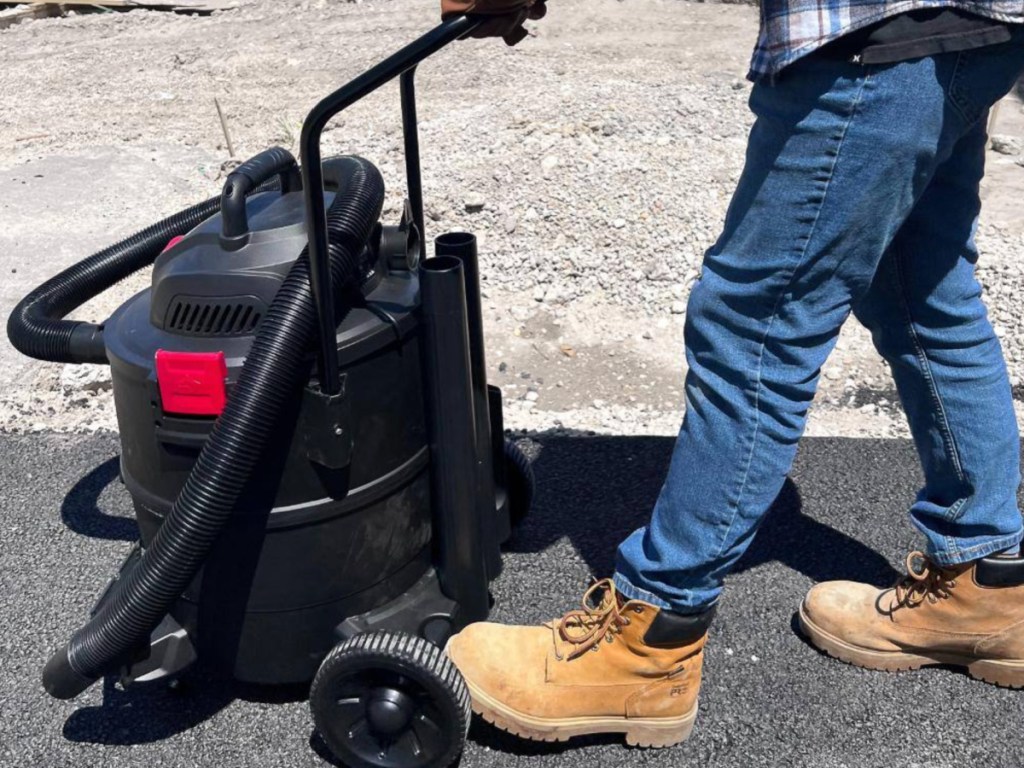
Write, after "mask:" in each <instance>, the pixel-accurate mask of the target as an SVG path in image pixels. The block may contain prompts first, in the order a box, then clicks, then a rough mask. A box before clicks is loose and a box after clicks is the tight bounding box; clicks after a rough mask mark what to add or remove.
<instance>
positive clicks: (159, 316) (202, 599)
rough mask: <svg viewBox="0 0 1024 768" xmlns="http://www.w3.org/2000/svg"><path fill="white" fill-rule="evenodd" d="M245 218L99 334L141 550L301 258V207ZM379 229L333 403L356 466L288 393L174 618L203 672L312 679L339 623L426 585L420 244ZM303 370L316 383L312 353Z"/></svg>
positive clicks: (167, 258)
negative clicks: (259, 461) (267, 447)
mask: <svg viewBox="0 0 1024 768" xmlns="http://www.w3.org/2000/svg"><path fill="white" fill-rule="evenodd" d="M327 196H328V200H327V201H326V202H327V204H328V205H330V202H331V200H330V198H331V197H332V195H331V193H327ZM247 212H248V229H249V232H248V235H247V237H245V238H243V241H242V242H239V240H238V239H237V238H234V239H230V240H228V239H226V238H225V237H224V235H223V232H224V226H223V222H222V220H221V215H217V216H214V217H213V218H211V219H209V220H207V221H206V222H205V223H203V224H202V225H200V226H199V227H197V228H196V229H195V230H193V231H192V232H191V233H189V234H188V235H187V236H185V237H184V238H183V239H181V240H180V241H179V242H176V243H173V244H172V245H171V246H170V247H169V248H168V250H166V251H165V252H164V253H163V254H162V255H161V256H160V257H159V259H158V260H157V263H156V265H155V269H154V273H153V283H152V287H151V288H149V289H147V290H145V291H143V292H141V293H140V294H138V295H136V296H135V297H134V298H132V299H131V300H129V301H128V302H127V303H126V304H125V305H123V306H122V307H121V308H120V309H119V310H118V311H117V312H116V313H115V314H114V315H113V316H112V317H111V318H110V320H109V321H108V322H107V324H106V326H105V329H104V340H105V343H106V346H107V356H108V358H109V360H110V364H111V371H112V379H113V392H114V401H115V405H116V410H117V419H118V426H119V429H120V434H121V443H122V452H121V475H122V479H123V481H124V483H125V485H126V487H127V489H128V491H129V492H130V494H131V497H132V500H133V502H134V506H135V510H136V513H137V515H138V521H139V527H140V531H141V539H142V546H143V547H146V546H148V544H149V542H150V541H151V540H152V538H153V537H154V536H155V534H156V532H157V530H158V529H159V527H160V525H161V523H162V521H163V519H164V517H165V516H166V515H167V514H168V513H169V511H170V509H171V506H172V504H173V503H174V500H175V499H176V498H177V496H178V494H179V492H180V491H181V489H182V487H183V485H184V483H185V481H186V479H187V478H188V475H189V472H190V471H191V469H192V467H193V464H194V463H195V461H196V459H197V458H198V456H199V452H200V450H201V448H202V446H203V444H204V442H205V441H206V439H207V437H208V435H209V434H210V431H211V430H212V429H213V427H214V423H215V420H216V417H217V415H218V411H219V407H218V406H219V404H220V405H222V403H223V400H224V398H229V397H230V396H231V390H232V387H233V385H234V383H235V382H236V381H237V379H238V375H239V372H240V370H241V368H242V365H243V363H244V362H245V358H246V355H247V353H248V351H249V348H250V346H251V344H252V340H253V335H254V333H255V331H256V328H257V327H258V325H259V321H260V319H261V316H262V315H263V314H264V313H265V312H266V310H267V308H268V307H269V305H270V303H271V301H272V300H273V297H274V294H275V293H276V291H277V289H278V288H279V287H280V285H281V282H282V280H283V279H284V277H285V275H286V274H287V272H288V270H289V268H290V267H291V265H292V263H293V262H294V261H295V259H296V258H297V257H298V256H299V255H300V253H302V250H303V247H304V246H305V245H306V242H307V235H306V230H305V226H304V224H303V213H304V207H303V204H302V194H301V193H300V192H291V193H287V192H286V193H285V194H279V193H276V192H268V193H260V194H256V195H253V196H252V197H251V198H250V199H249V201H248V204H247ZM387 230H388V234H387V237H384V236H382V237H381V238H379V240H380V241H381V242H382V247H381V249H380V252H377V253H374V252H371V251H370V250H369V249H368V250H367V252H366V254H365V256H366V262H367V276H366V280H365V282H364V283H363V285H362V287H361V290H360V294H361V295H360V296H356V297H353V301H352V306H353V308H352V309H351V311H350V312H349V313H348V315H347V316H346V317H345V318H344V320H343V321H342V322H341V324H340V326H339V327H338V331H337V354H338V361H339V366H340V369H341V371H342V374H343V381H344V393H343V397H342V399H341V402H340V404H339V407H338V409H337V410H336V411H335V412H334V415H335V416H337V415H338V414H341V418H340V421H338V422H337V424H338V427H339V428H340V431H339V433H338V434H336V435H334V437H341V443H342V444H343V445H346V446H347V447H348V448H350V449H351V450H347V451H345V452H344V453H346V454H347V455H346V456H342V460H341V461H327V462H324V461H323V460H322V456H321V453H322V452H321V451H320V450H319V448H318V446H317V445H316V439H315V435H316V434H318V433H319V432H322V430H323V426H324V425H323V419H324V414H323V411H322V404H321V403H320V402H319V401H318V400H317V399H316V398H314V397H311V396H310V391H309V390H299V391H297V392H296V397H295V398H294V401H293V402H292V404H291V408H292V411H291V412H290V413H283V414H280V416H279V427H278V429H279V437H278V439H277V440H276V441H275V443H274V445H273V446H272V448H271V451H270V452H269V453H268V454H267V455H266V456H265V457H264V459H263V465H262V468H261V471H259V472H257V473H256V474H255V475H254V477H253V478H252V479H251V481H250V482H249V484H248V486H247V490H246V493H245V495H244V499H243V502H242V503H241V504H239V506H238V509H237V512H236V513H235V515H234V516H233V518H232V520H231V522H230V523H229V526H228V530H226V531H225V533H224V535H222V536H221V537H220V539H219V542H220V543H219V544H218V545H217V546H216V547H215V549H214V551H213V552H212V553H211V556H210V557H209V559H208V560H207V561H206V564H205V566H204V568H203V570H202V571H201V573H200V574H199V575H198V576H197V578H196V579H195V580H194V581H193V583H192V584H191V586H190V587H189V588H188V589H187V590H186V592H185V593H184V594H183V595H182V597H181V598H180V600H179V601H178V603H177V605H176V607H175V608H174V610H173V611H172V612H171V616H172V617H173V619H174V620H176V621H177V622H178V623H179V624H180V625H181V627H183V628H184V629H185V631H186V632H187V635H188V638H189V640H190V641H191V642H192V643H193V644H195V646H196V649H197V650H198V653H199V656H200V657H201V658H204V659H209V660H211V661H213V663H214V664H216V666H217V667H218V668H220V669H222V670H226V671H230V672H231V673H232V674H233V676H234V677H235V678H237V679H240V680H243V681H249V682H255V683H293V682H305V681H308V680H310V679H311V678H312V677H313V675H314V673H315V672H316V669H317V666H318V665H319V664H320V662H321V660H322V659H323V657H324V656H325V655H326V654H327V653H328V651H329V650H330V649H331V647H332V646H333V645H334V644H335V643H336V642H337V641H338V639H339V634H338V631H337V626H338V624H339V622H340V620H341V619H344V618H345V617H349V616H355V615H360V614H364V613H366V612H368V611H372V610H373V609H375V608H378V607H379V606H383V605H385V604H388V603H390V602H392V601H394V600H396V599H397V598H399V597H400V596H402V595H403V594H404V593H406V592H408V591H409V590H411V589H412V588H413V587H414V586H415V585H417V584H419V583H422V582H423V581H424V579H428V578H429V577H430V575H431V573H432V569H431V563H432V555H431V539H432V535H431V531H432V513H431V485H430V475H429V464H430V451H429V437H428V428H427V422H426V416H425V401H424V387H423V380H422V378H423V372H422V371H423V368H422V362H421V344H422V334H421V333H420V323H419V319H418V316H417V308H418V303H419V280H418V275H417V272H416V269H415V267H416V261H417V258H416V253H417V252H418V241H417V239H416V237H415V229H414V228H412V229H411V230H410V228H409V226H408V222H405V227H404V228H401V227H400V228H394V227H391V228H387ZM382 235H383V233H382ZM389 242H390V243H391V247H388V243H389ZM399 251H401V252H399ZM221 361H223V362H221ZM309 365H310V375H311V376H312V375H313V371H314V367H315V365H314V358H313V356H312V355H310V357H309ZM334 423H335V422H332V424H334ZM341 432H344V434H341ZM336 444H337V441H335V445H336ZM335 452H336V451H335ZM328 465H330V466H328ZM421 629H422V628H421Z"/></svg>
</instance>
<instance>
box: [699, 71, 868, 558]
mask: <svg viewBox="0 0 1024 768" xmlns="http://www.w3.org/2000/svg"><path fill="white" fill-rule="evenodd" d="M871 75H872V72H871V71H870V70H869V71H868V72H867V73H866V74H865V75H864V78H863V79H862V81H861V83H860V88H859V89H858V90H857V98H856V100H855V101H854V103H853V106H852V107H851V109H850V114H849V117H848V118H847V120H846V123H845V124H844V125H843V129H842V133H841V134H840V136H839V142H838V144H837V146H836V153H835V156H834V157H833V158H832V164H831V166H830V167H829V169H828V180H827V181H826V182H825V189H824V191H823V192H822V195H821V202H820V203H818V210H817V211H816V212H815V215H814V221H813V222H811V228H810V230H809V231H808V233H807V239H806V240H805V241H804V246H803V248H802V249H801V251H800V255H799V257H798V258H797V260H796V263H795V264H794V265H793V268H792V270H791V271H790V273H789V278H788V279H787V280H786V285H785V287H784V288H783V290H782V291H780V292H779V295H778V298H777V299H776V300H775V306H774V307H773V308H772V316H771V318H770V319H769V320H768V327H767V328H765V332H764V336H763V337H762V338H761V347H760V349H759V350H758V353H757V376H756V382H755V388H754V433H753V435H752V437H751V440H750V447H749V453H748V455H747V463H746V466H745V467H744V470H743V479H742V480H741V481H740V488H739V493H738V494H737V496H736V501H735V503H734V504H733V509H732V516H731V517H730V518H729V524H728V525H727V526H726V527H725V530H724V531H723V532H722V537H721V541H720V542H719V544H718V550H717V554H716V555H715V556H716V557H721V556H722V553H723V550H724V547H725V542H726V541H727V539H728V537H729V532H730V531H731V530H732V527H733V525H734V524H735V523H736V516H737V515H738V514H739V509H740V506H741V504H742V501H743V494H744V492H745V491H746V488H747V480H748V479H749V477H750V468H751V466H752V465H753V462H754V453H755V452H756V446H757V437H758V435H759V434H760V431H761V389H762V381H761V374H762V371H763V366H764V351H765V348H766V347H767V345H768V338H769V336H770V335H771V331H772V326H773V325H774V324H775V320H776V319H777V318H778V315H779V307H780V306H781V304H782V299H783V298H784V297H785V295H786V293H787V292H788V291H789V289H790V288H791V287H792V285H793V280H794V279H795V278H796V274H797V272H798V271H799V270H800V266H801V265H802V264H803V263H804V260H805V259H806V258H807V252H808V250H809V249H810V247H811V241H812V240H813V239H814V235H815V233H816V232H817V229H818V222H819V221H820V220H821V212H822V210H823V209H824V208H825V203H826V202H827V201H828V194H829V191H830V190H831V188H832V181H833V180H834V178H835V170H836V166H837V165H838V164H839V158H840V156H841V155H842V150H843V146H844V145H845V143H846V137H847V135H848V134H849V131H850V125H851V124H852V123H853V119H854V117H856V116H857V112H858V110H859V109H860V105H861V102H862V100H863V97H864V91H865V90H866V88H867V84H868V82H869V81H870V80H871Z"/></svg>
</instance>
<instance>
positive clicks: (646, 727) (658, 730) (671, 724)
mask: <svg viewBox="0 0 1024 768" xmlns="http://www.w3.org/2000/svg"><path fill="white" fill-rule="evenodd" d="M696 720H697V708H696V706H694V709H693V712H692V713H691V714H689V715H687V716H686V717H683V718H679V719H676V720H669V721H668V722H657V721H650V720H646V721H636V720H634V721H630V723H629V727H628V729H627V730H626V744H628V745H629V746H631V747H641V748H644V749H664V748H665V747H674V746H676V745H677V744H682V743H683V742H684V741H686V740H687V739H688V738H690V733H691V732H692V731H693V724H694V722H696Z"/></svg>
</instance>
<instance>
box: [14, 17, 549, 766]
mask: <svg viewBox="0 0 1024 768" xmlns="http://www.w3.org/2000/svg"><path fill="white" fill-rule="evenodd" d="M476 23H477V22H476V21H475V20H474V19H472V18H470V17H461V18H456V19H452V20H449V21H447V22H445V23H444V24H442V25H441V26H439V27H437V28H436V29H434V30H433V31H431V32H430V33H428V34H427V35H425V36H424V37H422V38H420V39H419V40H417V41H416V42H414V43H412V44H411V45H409V46H408V47H406V48H404V49H403V50H401V51H400V52H398V53H397V54H395V55H394V56H392V57H391V58H389V59H387V60H386V61H384V62H382V63H381V64H379V65H378V66H376V67H375V68H373V69H372V70H370V71H368V72H366V73H365V74H363V75H361V76H360V77H358V78H356V79H355V80H354V81H352V82H351V83H350V84H349V85H347V86H345V87H344V88H341V89H340V90H338V91H337V92H335V93H334V94H332V95H331V96H329V97H328V98H326V99H325V100H323V101H322V102H321V103H320V104H319V105H317V107H316V108H315V109H314V110H313V111H312V112H311V113H310V115H309V117H308V118H307V120H306V122H305V125H304V127H303V131H302V138H301V160H302V163H301V168H300V166H299V164H297V163H296V161H295V159H294V158H293V157H292V156H291V155H290V154H289V153H288V152H287V151H285V150H283V149H270V150H268V151H266V152H263V153H262V154H260V155H257V156H256V157H254V158H253V159H251V160H249V161H248V162H246V163H243V164H242V165H241V166H240V167H238V168H237V169H236V170H235V171H234V172H232V173H231V175H230V176H229V177H228V178H227V181H226V183H225V185H224V188H223V192H222V194H221V195H220V196H219V197H217V198H214V199H211V200H209V201H207V202H205V203H202V204H200V205H197V206H195V207H193V208H190V209H188V210H186V211H184V212H182V213H179V214H177V215H175V216H172V217H170V218H168V219H166V220H164V221H162V222H160V223H158V224H155V225H153V226H151V227H149V228H148V229H146V230H143V231H142V232H140V233H138V234H136V235H134V236H133V237H130V238H128V239H127V240H124V241H123V242H121V243H118V244H117V245H114V246H112V247H110V248H108V249H106V250H105V251H102V252H100V253H98V254H96V255H94V256H91V257H89V258H88V259H85V260H84V261H82V262H81V263H79V264H77V265H75V266H73V267H71V268H69V269H67V270H66V271H64V272H63V273H61V274H60V275H58V276H57V277H55V278H53V279H51V280H49V281H48V282H46V283H45V284H44V285H42V286H40V287H39V288H37V289H36V290H34V291H33V292H32V293H31V294H30V295H29V296H27V297H26V298H25V299H24V300H23V301H22V302H21V303H20V304H19V305H18V306H17V308H16V309H15V311H14V313H13V314H12V315H11V318H10V320H9V323H8V335H9V336H10V339H11V342H12V343H13V344H14V346H15V347H17V348H18V349H19V350H20V351H21V352H23V353H24V354H26V355H29V356H31V357H35V358H38V359H40V360H49V361H55V362H62V363H98V364H104V365H110V368H111V377H112V381H113V395H114V402H115V405H116V410H117V420H118V426H119V430H120V436H121V478H122V480H123V482H124V485H125V486H126V487H127V489H128V491H129V493H130V494H131V498H132V501H133V504H134V508H135V511H136V515H137V518H138V524H139V531H140V538H141V541H140V542H139V544H138V546H137V547H136V548H135V549H134V550H133V551H132V552H131V554H130V555H129V556H128V558H127V559H126V560H125V562H124V564H123V565H122V566H121V568H120V572H119V573H118V574H117V575H116V576H115V577H114V579H113V580H112V581H111V583H110V585H109V587H108V588H107V589H106V591H105V592H104V594H103V595H102V596H101V597H100V599H99V601H98V603H97V604H96V606H95V608H94V609H93V611H92V615H91V616H90V617H89V620H88V622H87V623H86V624H85V625H84V626H83V627H82V628H81V629H79V630H78V631H77V632H75V633H74V635H73V636H72V637H71V639H70V640H69V641H68V643H67V644H66V645H65V646H64V647H63V648H61V649H60V650H59V651H57V652H56V653H55V654H54V655H53V657H52V658H51V659H50V661H49V662H48V663H47V664H46V667H45V669H44V670H43V685H44V687H45V689H46V690H47V691H48V692H49V693H50V694H51V695H52V696H55V697H57V698H60V699H70V698H72V697H75V696H77V695H78V694H80V693H82V692H83V691H84V690H85V689H86V688H88V687H89V686H90V685H92V683H94V682H95V681H96V680H98V679H99V678H102V677H104V676H108V675H113V676H116V677H118V678H119V679H120V681H121V682H122V683H123V684H131V683H143V682H151V681H158V680H165V679H168V678H171V677H173V676H175V675H178V674H180V673H181V672H182V671H183V670H185V669H186V668H188V667H189V666H190V665H192V664H193V663H194V662H197V661H198V662H202V663H203V664H204V666H206V667H208V668H209V669H212V670H214V671H215V672H218V673H221V674H223V675H227V676H230V677H232V678H234V679H237V680H240V681H245V682H250V683H257V684H271V685H276V684H307V683H309V682H310V681H312V686H311V688H310V703H311V708H312V714H313V719H314V722H315V725H316V728H317V730H318V731H319V733H320V734H321V736H322V737H323V739H324V741H325V742H326V744H327V746H328V747H329V748H330V749H331V750H332V751H333V752H334V754H335V755H336V757H337V758H338V759H339V760H340V761H342V762H343V763H345V764H347V765H350V766H355V767H362V766H376V767H380V768H428V767H429V768H433V767H435V766H436V767H442V766H447V765H449V764H450V763H451V762H453V761H454V760H455V759H456V758H457V757H458V755H459V753H460V752H461V750H462V745H463V741H464V739H465V735H466V731H467V728H468V724H469V718H470V711H471V710H470V701H469V694H468V691H467V689H466V686H465V683H464V682H463V680H462V679H461V677H460V676H459V673H458V671H457V670H456V669H455V668H454V667H453V666H452V664H451V663H450V662H449V661H448V659H447V657H446V656H445V654H444V652H443V650H442V649H443V647H444V645H445V643H446V642H447V640H448V638H449V637H450V636H451V635H452V634H453V633H455V632H457V631H458V630H459V629H461V628H462V627H464V626H465V625H466V624H468V623H470V622H473V621H479V620H481V619H484V618H486V617H487V615H488V613H489V610H490V595H489V584H490V582H491V581H492V580H493V579H494V578H495V577H496V576H497V575H498V573H499V571H500V568H501V556H500V547H501V545H502V543H503V542H504V541H505V540H507V538H508V537H509V535H510V532H511V528H512V525H513V521H515V520H517V519H518V518H520V517H522V516H523V515H524V514H525V512H526V511H527V510H528V508H529V505H530V498H531V496H532V492H533V479H532V475H531V472H530V466H529V462H528V461H527V459H526V458H525V457H524V455H523V454H522V453H521V452H520V451H518V450H517V448H516V446H515V445H514V444H513V443H511V442H509V441H506V439H505V437H504V429H503V426H502V412H501V408H502V398H501V392H500V391H499V390H498V389H496V388H494V387H490V386H488V384H487V380H486V366H485V359H484V342H483V331H482V321H481V308H480V289H479V281H480V275H479V270H478V266H477V252H476V240H475V238H474V237H473V236H472V235H469V234H447V235H442V236H441V237H438V238H437V239H436V241H435V254H436V255H435V256H434V257H432V258H429V259H423V260H421V249H422V243H423V239H422V238H423V235H424V220H423V192H422V183H421V175H420V160H419V144H418V135H417V120H416V97H415V81H414V78H415V73H416V67H417V66H418V65H419V64H420V63H421V62H422V61H424V60H425V59H426V58H428V57H429V56H431V55H432V54H434V53H435V52H437V51H438V50H440V49H441V48H442V47H444V46H445V45H447V44H449V43H451V42H453V41H455V40H457V39H459V38H461V37H464V36H465V35H467V34H468V33H469V32H471V31H472V30H473V28H474V26H475V24H476ZM396 78H397V79H398V80H399V84H400V96H401V105H402V121H403V128H404V138H405V156H406V172H407V173H406V175H407V184H408V201H407V203H406V205H405V207H404V212H403V215H402V216H401V220H400V221H399V222H398V223H397V224H384V223H382V222H380V221H379V219H380V217H381V213H382V209H383V204H384V183H383V180H382V178H381V174H380V173H379V171H378V170H377V168H375V167H374V166H373V165H372V164H371V163H369V162H367V161H366V160H363V159H361V158H358V157H338V158H332V159H327V160H324V159H322V157H321V148H320V143H321V142H320V140H321V134H322V132H323V129H324V127H325V126H326V124H327V123H328V121H329V120H330V119H331V118H332V117H334V116H335V115H337V114H338V113H339V112H341V111H342V110H344V109H345V108H347V107H349V106H350V105H352V104H353V103H355V102H356V101H358V100H360V99H362V98H363V97H364V96H366V95H367V94H369V93H371V92H373V91H375V90H377V89H378V88H379V87H381V86H383V85H384V84H385V83H388V82H390V81H392V80H394V79H396ZM150 265H152V266H153V279H152V285H151V287H150V288H149V289H147V290H145V291H143V292H142V293H139V294H138V295H136V296H135V297H133V298H132V299H130V300H129V301H128V302H127V303H126V304H124V305H123V306H122V307H121V308H120V309H118V310H117V311H116V312H114V314H113V315H112V316H111V317H110V319H109V320H107V321H106V322H105V323H103V324H102V325H94V324H91V323H86V322H76V321H72V320H66V319H64V318H65V317H66V316H67V315H68V314H69V313H71V312H72V311H73V310H74V309H76V308H77V307H79V306H81V305H82V304H83V303H85V302H86V301H88V300H89V299H91V298H93V297H94V296H96V295H97V294H99V293H101V292H102V291H104V290H106V289H107V288H109V287H110V286H112V285H114V284H115V283H116V282H117V281H119V280H121V279H122V278H124V277H126V276H128V275H130V274H132V273H133V272H136V271H137V270H140V269H142V268H144V267H148V266H150Z"/></svg>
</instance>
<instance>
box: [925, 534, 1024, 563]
mask: <svg viewBox="0 0 1024 768" xmlns="http://www.w3.org/2000/svg"><path fill="white" fill-rule="evenodd" d="M1022 539H1024V534H1022V533H1014V534H1010V535H1008V536H1002V537H1000V538H998V539H995V540H993V541H986V542H984V543H982V544H974V545H972V546H970V547H966V548H965V549H957V550H956V551H953V552H948V553H947V554H949V555H952V556H953V557H954V558H961V557H963V556H965V555H967V556H968V557H969V556H971V555H974V554H975V553H977V552H981V551H982V550H985V549H991V551H992V553H993V554H994V553H995V552H1001V551H1002V550H1004V549H1008V548H1009V547H1012V546H1014V545H1016V544H1019V543H1020V542H1021V540H1022ZM1004 542H1005V543H1007V546H1005V547H1004V546H1003V543H1004ZM936 554H940V553H936ZM982 557H985V555H982Z"/></svg>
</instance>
